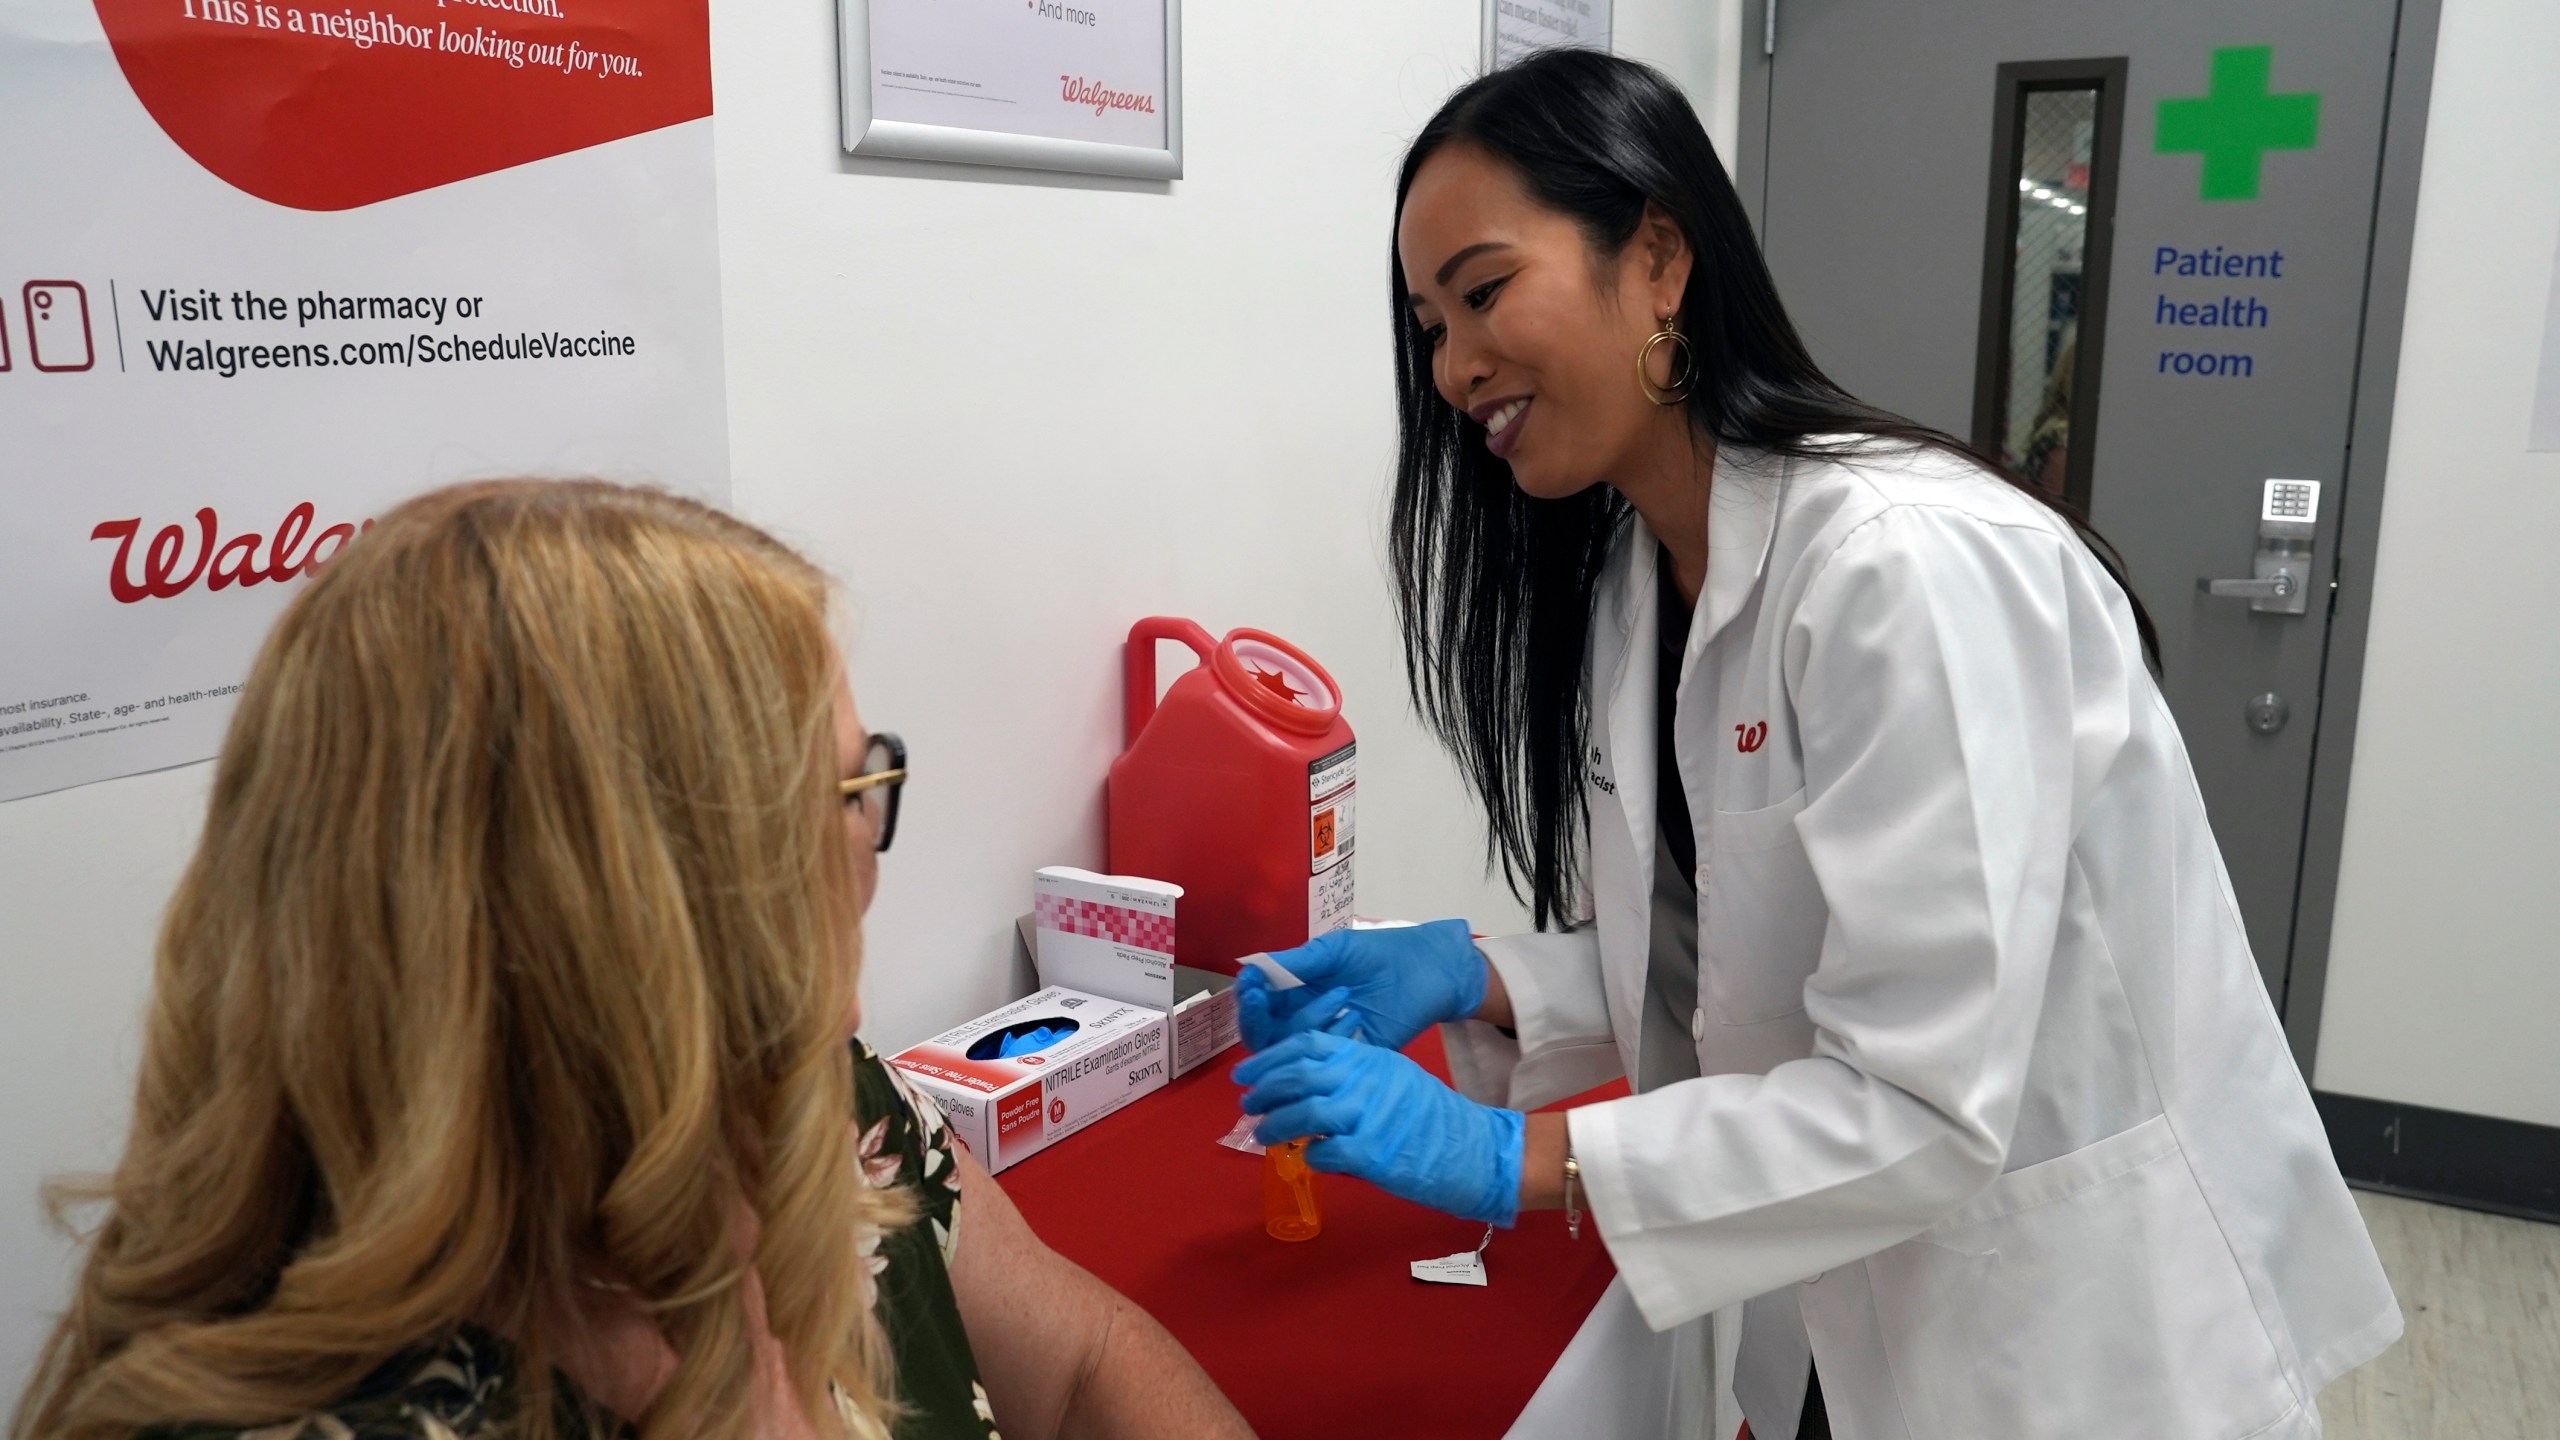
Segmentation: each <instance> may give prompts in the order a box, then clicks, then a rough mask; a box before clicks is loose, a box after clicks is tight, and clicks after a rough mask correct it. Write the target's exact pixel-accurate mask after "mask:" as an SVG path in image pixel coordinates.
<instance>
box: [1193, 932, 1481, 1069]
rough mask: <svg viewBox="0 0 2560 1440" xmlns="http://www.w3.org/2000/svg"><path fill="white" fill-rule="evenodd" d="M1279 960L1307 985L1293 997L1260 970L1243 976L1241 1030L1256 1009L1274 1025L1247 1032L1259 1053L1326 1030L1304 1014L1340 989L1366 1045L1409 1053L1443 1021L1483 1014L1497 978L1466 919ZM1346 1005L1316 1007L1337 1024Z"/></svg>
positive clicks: (1342, 941)
mask: <svg viewBox="0 0 2560 1440" xmlns="http://www.w3.org/2000/svg"><path fill="white" fill-rule="evenodd" d="M1271 958H1272V959H1274V960H1277V961H1279V962H1280V964H1281V965H1282V966H1284V967H1285V968H1287V970H1288V972H1289V973H1290V974H1292V975H1295V976H1297V977H1298V978H1299V979H1301V980H1304V981H1305V982H1307V983H1306V984H1305V985H1304V986H1302V987H1299V988H1297V989H1293V990H1280V989H1275V988H1273V987H1272V986H1271V984H1270V982H1269V981H1268V980H1267V979H1261V978H1260V977H1261V975H1262V972H1261V971H1260V970H1257V969H1254V968H1252V967H1250V966H1248V967H1246V969H1245V972H1244V974H1242V975H1240V976H1238V977H1237V979H1236V992H1237V993H1236V1017H1237V1022H1238V1025H1239V1028H1241V1027H1242V1025H1243V1022H1244V1017H1245V1015H1246V1008H1245V1007H1246V1006H1247V1005H1248V1004H1253V1005H1256V1006H1258V1007H1259V1008H1260V1011H1261V1013H1260V1014H1258V1015H1257V1016H1256V1023H1257V1024H1260V1023H1261V1022H1262V1021H1263V1020H1265V1019H1267V1020H1269V1021H1271V1022H1274V1023H1272V1024H1269V1025H1265V1026H1264V1027H1263V1029H1264V1034H1263V1035H1262V1036H1261V1037H1260V1038H1257V1037H1256V1036H1255V1034H1254V1032H1253V1031H1251V1030H1246V1031H1245V1032H1244V1040H1245V1044H1247V1045H1248V1046H1251V1047H1252V1048H1254V1049H1256V1050H1260V1049H1264V1048H1267V1047H1268V1046H1270V1045H1273V1044H1276V1043H1278V1042H1279V1041H1280V1040H1281V1039H1282V1038H1284V1037H1285V1036H1287V1035H1289V1034H1292V1033H1295V1032H1296V1031H1299V1030H1305V1029H1312V1028H1315V1025H1316V1024H1321V1023H1323V1022H1322V1020H1315V1021H1313V1023H1308V1022H1302V1021H1301V1019H1300V1014H1299V1012H1301V1011H1302V1010H1306V1009H1308V1008H1309V1007H1310V1005H1311V1004H1312V1003H1313V1002H1316V1001H1318V1000H1320V999H1321V998H1323V997H1324V996H1325V994H1326V992H1329V991H1331V990H1334V989H1336V988H1339V989H1341V990H1343V991H1345V992H1347V999H1348V1002H1349V1008H1350V1012H1351V1014H1352V1015H1353V1016H1354V1017H1355V1018H1356V1020H1357V1021H1358V1026H1357V1028H1358V1030H1359V1032H1360V1037H1361V1038H1362V1039H1364V1040H1366V1041H1368V1042H1369V1043H1370V1044H1372V1045H1382V1046H1385V1047H1386V1048H1387V1049H1390V1050H1401V1049H1403V1048H1404V1047H1405V1046H1407V1045H1409V1044H1411V1043H1413V1037H1414V1036H1416V1035H1419V1034H1421V1033H1422V1032H1423V1031H1424V1030H1426V1029H1428V1028H1430V1027H1431V1026H1433V1025H1437V1024H1439V1023H1440V1022H1441V1021H1443V1020H1464V1019H1466V1018H1467V1017H1468V1016H1470V1015H1473V1014H1475V1013H1476V1011H1477V1009H1478V1008H1480V1007H1481V1006H1482V1005H1483V1004H1484V992H1485V986H1486V984H1487V983H1488V978H1489V976H1490V974H1491V972H1490V971H1489V970H1488V969H1487V967H1486V964H1485V958H1484V956H1483V955H1482V954H1481V953H1479V952H1478V951H1477V949H1476V942H1475V939H1474V937H1473V936H1471V935H1470V934H1469V933H1468V932H1467V922H1466V921H1464V920H1435V921H1433V922H1431V923H1430V924H1428V925H1401V926H1397V927H1395V928H1393V929H1388V930H1336V931H1333V932H1332V933H1330V934H1326V935H1319V936H1317V937H1316V938H1315V939H1313V940H1310V941H1308V942H1307V943H1306V944H1304V945H1301V946H1299V947H1298V948H1297V949H1295V950H1280V951H1275V952H1273V954H1272V956H1271ZM1257 993H1258V995H1259V998H1257ZM1341 1003H1342V1002H1340V1001H1336V1002H1334V1003H1333V1005H1332V1006H1324V1005H1315V1006H1314V1009H1315V1014H1316V1015H1317V1016H1321V1017H1323V1020H1330V1019H1331V1018H1332V1016H1333V1014H1334V1013H1335V1011H1336V1010H1337V1009H1339V1008H1340V1006H1341ZM1311 1019H1312V1017H1311Z"/></svg>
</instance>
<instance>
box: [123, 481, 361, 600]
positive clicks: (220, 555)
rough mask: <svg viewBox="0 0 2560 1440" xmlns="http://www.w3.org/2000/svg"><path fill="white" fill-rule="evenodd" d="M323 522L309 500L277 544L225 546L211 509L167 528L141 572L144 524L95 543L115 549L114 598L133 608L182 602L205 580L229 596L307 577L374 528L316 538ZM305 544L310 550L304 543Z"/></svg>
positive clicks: (332, 531) (253, 536)
mask: <svg viewBox="0 0 2560 1440" xmlns="http://www.w3.org/2000/svg"><path fill="white" fill-rule="evenodd" d="M318 517H319V512H318V511H317V510H315V509H314V508H313V507H312V504H311V502H310V501H308V500H305V501H303V502H302V503H301V504H299V505H296V506H294V507H293V508H292V509H291V510H288V511H286V512H285V517H284V520H283V521H282V522H281V523H280V524H278V525H277V526H276V530H275V535H274V538H272V539H270V538H269V537H267V536H264V535H261V534H259V533H258V532H257V531H255V530H248V531H243V532H242V533H240V534H237V535H234V536H232V537H230V538H229V539H227V540H226V539H223V538H222V517H221V516H219V515H217V514H215V513H214V509H213V507H212V506H210V505H208V506H206V507H205V508H203V509H201V510H198V511H197V512H196V520H195V525H194V526H193V527H192V528H190V527H188V526H186V525H184V524H178V525H164V526H162V527H161V528H160V532H159V533H158V534H156V535H154V536H152V537H151V543H150V544H149V545H147V546H145V547H144V548H143V552H142V560H141V565H140V567H139V569H137V568H136V566H135V564H134V554H133V541H134V537H135V536H137V535H140V534H141V533H142V520H141V517H139V516H136V517H135V518H133V519H130V520H101V521H99V522H98V528H97V529H95V530H92V531H90V532H89V538H90V539H92V540H113V541H114V542H116V558H115V561H114V563H112V564H111V565H109V566H108V568H107V592H108V593H109V594H111V595H113V596H115V597H116V602H117V603H118V604H121V605H133V604H138V603H140V602H141V601H144V600H167V599H170V598H171V597H173V596H178V595H183V594H185V593H186V592H187V590H188V589H189V588H190V587H192V586H193V585H194V584H195V583H196V582H197V581H198V580H202V581H204V588H206V589H207V590H228V589H230V588H231V587H232V586H234V585H238V586H241V587H243V588H246V587H248V586H251V585H260V584H264V583H265V582H267V581H269V580H274V581H277V582H279V583H281V582H283V581H286V580H291V579H293V578H294V577H295V576H298V575H307V574H309V573H311V571H312V570H313V568H315V567H317V566H319V565H321V564H323V563H325V562H326V561H327V560H328V559H329V557H330V556H332V555H335V554H337V553H338V551H339V550H341V549H342V548H344V547H345V545H346V543H347V542H348V541H350V540H353V539H354V538H356V536H357V534H358V533H360V532H362V531H365V530H370V529H372V528H373V522H372V521H371V520H366V521H363V522H362V523H360V524H355V525H350V524H346V523H344V522H340V523H338V524H335V525H331V526H330V527H329V528H327V529H325V530H323V531H321V532H320V533H319V534H317V535H314V534H312V533H311V526H312V523H313V522H314V521H315V520H316V519H318ZM306 539H307V540H308V541H309V542H310V543H309V544H308V545H305V544H304V543H303V542H304V541H305V540H306ZM262 549H263V551H264V554H263V555H262V554H261V553H260V552H261V550H262Z"/></svg>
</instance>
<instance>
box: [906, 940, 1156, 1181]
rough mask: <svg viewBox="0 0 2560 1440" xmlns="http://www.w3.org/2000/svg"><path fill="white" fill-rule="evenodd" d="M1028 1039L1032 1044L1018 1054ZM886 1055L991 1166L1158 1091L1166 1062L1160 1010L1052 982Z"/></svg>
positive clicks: (1018, 1157) (1036, 1149) (1003, 1163)
mask: <svg viewBox="0 0 2560 1440" xmlns="http://www.w3.org/2000/svg"><path fill="white" fill-rule="evenodd" d="M1044 1040H1045V1041H1046V1043H1042V1042H1043V1041H1044ZM1028 1046H1036V1047H1037V1048H1032V1049H1029V1051H1028V1053H1023V1052H1024V1049H1025V1047H1028ZM1008 1052H1011V1053H1010V1054H1009V1053H1008ZM889 1063H890V1064H892V1065H895V1066H897V1067H898V1068H899V1069H900V1070H902V1071H904V1072H906V1076H907V1079H908V1080H909V1081H910V1082H912V1083H913V1084H914V1085H915V1087H916V1088H917V1089H918V1090H921V1091H923V1092H924V1093H925V1094H926V1095H927V1096H929V1097H931V1098H932V1100H933V1103H934V1104H936V1105H938V1106H940V1107H941V1108H942V1113H943V1115H944V1116H945V1117H946V1118H947V1119H948V1120H949V1121H950V1122H951V1128H952V1130H953V1131H955V1132H957V1133H958V1135H959V1136H960V1138H961V1140H962V1141H963V1142H964V1143H966V1144H967V1145H968V1147H969V1151H970V1153H971V1154H974V1155H976V1156H977V1157H978V1160H979V1162H980V1163H981V1164H983V1165H985V1166H986V1167H987V1169H988V1170H990V1171H996V1170H1002V1169H1003V1168H1005V1167H1006V1166H1008V1165H1011V1164H1013V1163H1015V1162H1016V1161H1019V1160H1021V1159H1022V1158H1023V1157H1025V1156H1028V1155H1036V1154H1038V1153H1039V1152H1040V1151H1042V1150H1045V1149H1047V1148H1048V1147H1049V1146H1050V1145H1053V1144H1055V1143H1056V1142H1057V1141H1059V1140H1060V1139H1062V1138H1064V1137H1066V1136H1069V1135H1072V1134H1074V1133H1075V1132H1077V1131H1078V1130H1081V1129H1083V1128H1084V1127H1086V1126H1087V1125H1090V1124H1092V1123H1093V1122H1094V1121H1096V1120H1099V1119H1101V1118H1102V1117H1103V1116H1105V1115H1108V1114H1110V1113H1111V1112H1112V1111H1114V1110H1117V1109H1119V1108H1120V1107H1121V1106H1123V1105H1126V1104H1128V1103H1129V1102H1130V1101H1132V1100H1135V1099H1137V1098H1138V1097H1139V1096H1141V1095H1144V1094H1146V1093H1147V1092H1148V1091H1150V1090H1158V1089H1162V1088H1163V1087H1164V1083H1165V1081H1166V1079H1167V1078H1169V1074H1170V1071H1171V1069H1172V1065H1171V1054H1170V1036H1169V1034H1168V1028H1167V1019H1166V1016H1165V1012H1163V1011H1162V1010H1156V1009H1151V1008H1149V1007H1147V1006H1144V1005H1133V1004H1131V1003H1129V1002H1128V1001H1125V1000H1111V999H1106V998H1104V997H1102V996H1100V995H1088V994H1085V993H1084V992H1082V991H1079V990H1069V989H1067V988H1065V987H1063V986H1058V985H1051V986H1049V987H1047V988H1046V989H1043V990H1040V991H1038V992H1036V993H1034V994H1031V995H1028V996H1026V997H1024V998H1022V999H1020V1000H1016V1001H1014V1002H1013V1003H1012V1004H1010V1005H1007V1006H1005V1007H1004V1008H1003V1009H1001V1010H998V1011H996V1012H995V1013H993V1014H990V1015H983V1016H980V1017H979V1018H977V1019H975V1020H972V1021H970V1022H969V1023H968V1024H966V1025H962V1026H960V1027H958V1028H957V1029H952V1030H946V1031H944V1032H943V1033H941V1034H939V1035H936V1036H934V1037H933V1038H932V1039H930V1040H927V1041H925V1042H924V1043H923V1044H921V1045H918V1046H915V1047H914V1048H912V1049H909V1050H906V1051H903V1052H901V1053H899V1054H897V1055H893V1056H891V1057H890V1059H889Z"/></svg>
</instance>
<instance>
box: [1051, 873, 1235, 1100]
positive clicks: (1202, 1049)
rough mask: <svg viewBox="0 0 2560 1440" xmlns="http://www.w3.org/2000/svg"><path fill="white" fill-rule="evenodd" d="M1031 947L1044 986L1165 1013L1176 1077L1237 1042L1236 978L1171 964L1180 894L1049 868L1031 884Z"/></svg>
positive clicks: (1170, 888)
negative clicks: (1105, 998) (1065, 989)
mask: <svg viewBox="0 0 2560 1440" xmlns="http://www.w3.org/2000/svg"><path fill="white" fill-rule="evenodd" d="M1031 883H1032V903H1033V909H1032V913H1031V914H1030V915H1027V916H1025V917H1023V925H1022V932H1023V946H1024V948H1025V949H1027V950H1029V951H1030V952H1031V957H1032V964H1033V965H1034V966H1035V967H1036V968H1037V969H1038V971H1039V973H1040V983H1041V984H1043V985H1063V986H1065V987H1067V988H1068V989H1071V990H1082V991H1084V992H1086V993H1087V994H1091V995H1104V996H1108V997H1110V998H1111V999H1114V1000H1126V1001H1128V1002H1130V1003H1131V1004H1133V1005H1144V1006H1146V1007H1148V1008H1149V1009H1153V1010H1162V1011H1164V1012H1166V1014H1167V1016H1168V1018H1169V1019H1170V1020H1171V1022H1172V1035H1171V1041H1172V1047H1173V1049H1172V1053H1173V1073H1174V1074H1175V1075H1183V1074H1188V1073H1189V1072H1191V1071H1193V1070H1196V1069H1198V1068H1199V1067H1200V1066H1201V1065H1203V1064H1206V1063H1207V1062H1208V1060H1209V1057H1210V1056H1212V1055H1215V1054H1217V1053H1218V1052H1219V1051H1221V1050H1224V1049H1226V1048H1227V1047H1229V1046H1231V1045H1233V1044H1235V1043H1236V1039H1237V1032H1236V997H1235V983H1236V981H1235V977H1234V976H1232V975H1221V974H1219V973H1217V972H1216V971H1213V970H1199V969H1194V968H1192V967H1191V966H1188V965H1176V964H1175V963H1173V937H1174V933H1175V926H1176V925H1177V924H1178V923H1179V920H1178V911H1179V908H1180V901H1181V899H1182V887H1181V886H1179V885H1174V884H1169V883H1167V882H1165V881H1162V880H1149V879H1146V878H1144V877H1142V876H1136V875H1097V874H1095V873H1094V872H1092V871H1090V870H1079V869H1076V868H1075V867H1074V866H1071V865H1051V866H1049V867H1047V868H1045V869H1042V870H1040V871H1038V872H1037V873H1035V874H1034V875H1033V876H1032V882H1031Z"/></svg>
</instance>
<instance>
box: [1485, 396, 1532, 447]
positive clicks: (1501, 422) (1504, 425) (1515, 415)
mask: <svg viewBox="0 0 2560 1440" xmlns="http://www.w3.org/2000/svg"><path fill="white" fill-rule="evenodd" d="M1528 408H1529V400H1528V397H1527V396H1522V397H1521V398H1520V399H1517V400H1514V401H1512V402H1511V403H1510V404H1508V405H1505V406H1503V407H1502V408H1501V409H1499V410H1496V411H1494V412H1493V413H1492V414H1490V415H1487V416H1486V417H1484V438H1485V439H1486V441H1487V442H1491V441H1494V440H1499V439H1501V438H1502V436H1503V433H1504V432H1505V431H1508V430H1509V429H1510V428H1511V427H1512V426H1513V425H1515V424H1518V423H1519V420H1520V412H1521V411H1523V410H1526V409H1528Z"/></svg>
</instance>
